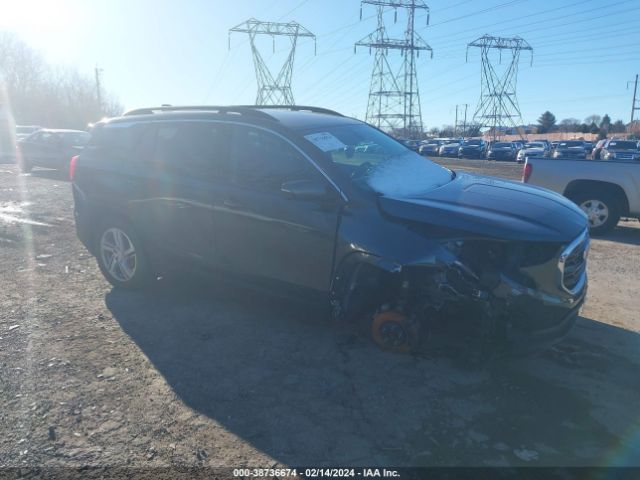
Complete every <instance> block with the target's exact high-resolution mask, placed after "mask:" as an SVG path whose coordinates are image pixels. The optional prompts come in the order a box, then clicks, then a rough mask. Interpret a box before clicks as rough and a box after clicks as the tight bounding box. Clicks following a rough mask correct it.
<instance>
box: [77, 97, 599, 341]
mask: <svg viewBox="0 0 640 480" xmlns="http://www.w3.org/2000/svg"><path fill="white" fill-rule="evenodd" d="M363 145H366V146H367V148H362V146H363ZM372 145H375V146H376V148H369V147H371V146H372ZM70 174H71V176H72V180H73V195H74V199H75V218H76V226H77V232H78V236H79V237H80V239H81V240H82V241H83V243H84V244H85V245H86V246H87V248H88V249H89V250H90V251H91V252H92V253H93V255H95V256H96V258H97V261H98V264H99V266H100V269H101V270H102V272H103V274H104V276H105V277H106V278H107V279H108V280H109V282H111V283H112V284H113V285H114V286H115V287H119V288H137V287H142V286H143V285H145V284H147V283H149V282H150V281H152V280H153V279H155V278H156V274H157V273H158V272H159V271H162V268H163V265H164V263H165V262H164V260H166V259H167V258H172V259H174V261H175V260H176V259H178V260H179V261H180V262H181V263H182V264H187V263H191V264H193V265H194V266H198V267H206V268H207V269H211V270H213V271H216V272H221V273H222V272H225V273H224V274H225V275H226V274H229V273H232V274H235V275H237V274H240V275H241V276H243V277H244V278H250V279H254V280H267V281H269V282H270V283H272V284H273V285H278V286H281V287H285V286H289V287H291V286H293V287H303V289H304V290H306V291H314V292H317V293H319V294H321V295H322V296H324V298H326V300H327V301H328V302H330V305H331V306H332V307H333V308H332V311H333V314H334V315H335V317H337V318H344V319H350V320H358V321H360V322H362V321H365V322H367V325H368V327H367V328H369V329H370V331H371V335H372V337H373V339H374V340H375V342H376V343H378V344H379V345H380V346H381V347H383V348H385V349H389V350H392V351H399V352H404V351H409V350H411V349H412V348H413V347H414V346H415V345H416V343H417V341H418V338H419V336H420V332H429V331H430V330H431V328H432V327H435V326H436V325H438V324H446V325H449V326H452V327H453V329H454V330H455V331H457V332H460V331H462V330H463V327H464V329H467V328H468V329H469V331H474V332H479V334H478V335H476V334H474V335H473V338H477V339H482V340H483V341H484V340H490V341H489V342H487V343H489V344H491V345H492V346H495V345H500V347H501V349H502V347H506V348H505V349H506V350H512V351H513V350H515V351H517V352H519V351H523V350H524V349H529V348H530V347H531V346H532V345H541V344H548V343H551V342H553V341H557V339H558V338H560V337H562V336H563V335H564V334H565V333H566V332H567V331H568V330H569V329H570V328H571V325H572V324H573V322H574V320H575V317H576V315H577V312H578V309H579V308H580V306H581V305H582V303H583V301H584V297H585V294H586V289H587V274H586V256H587V249H588V245H589V238H588V234H587V222H586V217H585V215H584V214H583V213H582V211H581V210H580V209H579V208H578V207H577V206H576V205H574V204H573V203H572V202H570V201H569V200H567V199H565V198H563V197H562V196H560V195H558V194H555V193H553V192H550V191H548V190H543V189H540V188H536V187H531V186H528V185H523V184H519V183H515V182H509V181H505V180H500V179H497V178H489V177H479V176H475V175H469V174H465V173H457V172H454V171H451V170H448V169H446V168H443V167H440V166H438V165H437V164H435V163H433V162H431V161H429V160H427V159H425V158H423V157H421V156H419V155H418V154H416V153H414V152H412V151H410V150H409V149H407V148H406V147H405V146H404V145H402V144H401V143H400V142H398V141H396V140H394V139H393V138H391V137H389V136H388V135H386V134H385V133H383V132H381V131H380V130H377V129H376V128H373V127H371V126H370V125H367V124H366V123H363V122H360V121H358V120H355V119H352V118H347V117H344V116H342V115H340V114H338V113H335V112H332V111H329V110H324V109H319V108H313V107H252V106H244V107H161V108H148V109H139V110H135V111H131V112H129V113H127V114H125V115H124V116H123V117H121V118H115V119H111V120H108V121H104V122H101V123H99V124H98V125H97V126H96V127H95V129H94V131H93V135H92V139H91V142H90V143H89V145H88V146H87V147H86V149H85V150H84V151H83V152H82V154H81V155H80V156H79V157H74V159H73V160H72V162H71V166H70ZM297 290H300V289H299V288H298V289H297Z"/></svg>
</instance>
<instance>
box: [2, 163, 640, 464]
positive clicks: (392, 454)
mask: <svg viewBox="0 0 640 480" xmlns="http://www.w3.org/2000/svg"><path fill="white" fill-rule="evenodd" d="M441 162H442V163H445V164H448V165H450V166H452V168H456V169H467V170H471V171H476V172H480V173H485V174H492V175H501V176H505V177H508V178H518V177H519V172H520V169H521V166H517V165H515V164H511V163H495V162H491V163H489V164H487V163H486V162H481V161H471V160H465V161H457V160H447V159H443V160H441ZM0 272H1V274H0V282H1V283H0V402H1V403H0V466H43V465H47V466H81V465H101V466H166V465H210V466H242V465H251V466H260V467H270V466H273V465H300V464H310V465H316V466H322V465H332V466H336V465H352V466H372V465H381V466H385V465H388V466H418V465H467V466H486V465H492V466H502V465H505V466H506V465H512V466H516V465H528V466H552V465H553V466H555V465H561V466H578V465H588V466H595V465H597V466H607V465H638V466H640V410H639V409H638V405H640V381H639V375H638V372H639V368H640V313H639V312H640V288H639V283H638V279H639V278H640V224H639V223H638V222H637V221H635V220H634V221H629V222H622V223H621V224H620V225H619V226H618V228H617V229H616V230H615V231H614V232H613V233H612V234H611V235H609V236H608V237H607V238H605V239H597V240H594V241H593V242H592V249H591V254H590V267H589V274H590V282H591V283H590V291H589V296H588V301H587V303H586V305H585V307H584V308H583V310H582V313H581V317H580V319H579V321H578V323H577V325H576V326H575V328H574V329H573V331H572V332H571V334H570V336H569V337H568V338H567V339H566V340H564V341H563V342H562V343H561V344H559V345H557V346H556V347H554V348H552V349H550V350H548V351H546V352H543V353H541V354H538V355H536V356H533V357H529V358H526V359H519V360H503V361H501V362H498V363H497V364H496V365H492V366H490V367H489V368H488V369H483V370H478V369H476V370H468V369H464V368H461V367H460V366H459V365H458V364H457V362H456V360H455V358H450V357H449V356H447V355H444V354H421V355H414V356H410V355H395V354H390V353H385V352H382V351H380V350H378V349H377V348H376V347H375V346H374V345H372V344H371V342H370V341H369V340H368V339H366V338H361V337H358V336H355V335H353V332H352V331H351V330H350V329H349V328H347V327H345V326H343V325H338V324H336V323H334V322H333V321H332V320H330V319H329V318H328V317H327V316H326V314H325V313H326V312H324V311H321V310H318V309H316V308H311V307H309V306H308V305H305V304H301V303H300V302H296V301H292V300H288V299H283V298H279V297H275V296H273V295H269V294H266V293H259V292H255V291H251V290H247V289H242V288H237V287H230V286H225V284H224V279H217V281H216V282H211V283H209V282H204V281H203V280H202V279H197V278H195V277H194V278H193V279H191V281H187V282H183V283H181V284H180V285H172V284H164V285H163V284H162V282H160V284H159V286H158V288H156V289H154V290H153V291H151V292H147V293H126V292H120V291H116V290H113V289H112V288H111V287H110V285H109V284H108V283H107V282H106V281H105V280H104V279H103V278H102V276H101V274H100V272H99V270H98V267H97V265H96V262H95V260H94V259H93V258H92V257H91V256H90V255H89V254H88V253H87V251H86V250H85V249H84V247H82V245H81V244H80V243H79V242H78V240H77V239H76V236H75V232H74V225H73V218H72V197H71V192H70V185H69V183H68V182H66V181H65V180H64V179H62V177H61V176H60V175H58V174H57V173H56V172H54V171H46V170H36V171H34V172H33V173H32V174H29V175H18V174H17V172H16V169H15V167H14V166H13V165H0Z"/></svg>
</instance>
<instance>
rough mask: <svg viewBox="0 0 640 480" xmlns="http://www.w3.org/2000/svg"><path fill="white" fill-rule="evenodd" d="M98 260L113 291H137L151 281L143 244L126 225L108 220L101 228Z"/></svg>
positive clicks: (98, 239)
mask: <svg viewBox="0 0 640 480" xmlns="http://www.w3.org/2000/svg"><path fill="white" fill-rule="evenodd" d="M97 259H98V266H99V267H100V271H101V272H102V274H103V275H104V277H105V278H106V279H107V280H108V281H109V283H111V285H113V286H114V287H119V288H128V289H139V288H142V287H144V286H146V285H148V284H149V283H150V281H151V280H152V275H151V269H150V266H149V262H148V260H147V256H146V253H145V251H144V247H143V245H142V242H141V241H140V238H139V237H138V235H137V234H136V233H135V231H134V230H133V228H132V227H130V226H129V225H128V224H127V223H125V222H122V221H119V220H111V221H106V222H104V223H103V224H102V227H101V228H100V229H99V233H98V238H97Z"/></svg>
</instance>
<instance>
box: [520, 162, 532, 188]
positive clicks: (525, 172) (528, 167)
mask: <svg viewBox="0 0 640 480" xmlns="http://www.w3.org/2000/svg"><path fill="white" fill-rule="evenodd" d="M532 172H533V165H532V164H530V163H529V162H527V163H525V164H524V168H523V169H522V181H523V182H524V183H527V182H528V181H529V177H531V173H532Z"/></svg>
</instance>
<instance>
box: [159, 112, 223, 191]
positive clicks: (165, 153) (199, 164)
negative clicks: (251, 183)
mask: <svg viewBox="0 0 640 480" xmlns="http://www.w3.org/2000/svg"><path fill="white" fill-rule="evenodd" d="M227 129H228V127H227V126H226V125H225V124H223V123H217V122H170V123H169V122H166V123H165V122H160V123H158V125H157V131H156V137H155V138H156V145H155V151H154V155H153V158H152V161H153V162H154V163H155V164H156V167H158V168H164V169H167V170H170V171H173V172H176V173H180V174H183V175H188V176H196V177H197V176H201V175H202V176H206V177H208V178H211V177H215V178H228V177H229V175H230V171H231V169H230V164H229V160H228V143H227V138H228V135H227V133H226V132H227Z"/></svg>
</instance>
